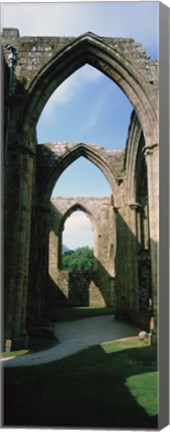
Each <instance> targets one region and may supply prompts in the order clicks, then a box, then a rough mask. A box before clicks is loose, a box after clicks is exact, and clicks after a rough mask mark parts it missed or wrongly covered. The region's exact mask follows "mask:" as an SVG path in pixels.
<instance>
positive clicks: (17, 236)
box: [4, 147, 34, 349]
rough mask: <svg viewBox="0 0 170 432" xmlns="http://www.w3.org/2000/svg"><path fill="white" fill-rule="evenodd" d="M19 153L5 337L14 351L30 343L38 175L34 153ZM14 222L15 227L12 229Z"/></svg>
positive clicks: (9, 227)
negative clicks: (29, 308) (29, 293)
mask: <svg viewBox="0 0 170 432" xmlns="http://www.w3.org/2000/svg"><path fill="white" fill-rule="evenodd" d="M16 151H17V156H16V166H15V170H16V176H17V184H16V189H15V198H14V201H13V202H14V203H15V208H14V209H13V210H14V212H13V215H10V218H9V219H8V226H7V227H6V229H7V230H12V232H13V241H14V242H15V244H14V247H13V250H12V251H9V253H11V267H10V268H9V273H10V274H9V279H8V287H7V288H8V305H7V309H6V315H7V316H6V323H5V329H4V333H5V338H8V339H11V340H12V348H14V349H17V348H20V347H23V346H24V345H26V344H27V335H26V330H25V323H26V305H27V284H28V269H29V252H30V224H31V210H32V184H33V172H34V171H33V170H34V153H33V152H32V151H29V150H28V149H24V148H21V147H20V150H16ZM13 169H14V167H13ZM7 175H8V172H7ZM10 220H11V226H9V224H10Z"/></svg>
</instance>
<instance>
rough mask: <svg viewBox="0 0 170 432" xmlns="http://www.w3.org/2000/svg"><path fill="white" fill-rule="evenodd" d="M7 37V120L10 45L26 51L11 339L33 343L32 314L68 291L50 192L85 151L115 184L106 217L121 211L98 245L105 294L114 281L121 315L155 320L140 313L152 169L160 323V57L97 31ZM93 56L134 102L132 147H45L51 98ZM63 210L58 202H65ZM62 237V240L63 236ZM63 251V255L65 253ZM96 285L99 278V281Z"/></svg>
mask: <svg viewBox="0 0 170 432" xmlns="http://www.w3.org/2000/svg"><path fill="white" fill-rule="evenodd" d="M1 40H2V49H3V55H4V59H5V60H4V61H5V67H4V76H5V78H4V79H5V89H6V90H5V103H6V111H5V117H6V118H7V113H8V114H9V111H8V109H9V106H8V102H9V98H8V96H9V79H8V78H9V66H8V61H9V59H8V54H9V51H8V49H7V47H6V46H7V44H8V43H9V44H11V45H12V46H13V47H14V48H15V49H16V54H17V61H16V63H15V65H14V68H13V72H14V73H13V79H12V93H11V96H10V97H11V99H10V116H9V125H8V128H7V125H6V124H5V125H4V126H5V141H7V144H8V145H7V163H6V166H5V182H4V183H5V184H4V195H5V196H4V232H5V252H4V258H5V259H4V262H5V295H4V303H5V326H4V338H5V339H11V340H12V343H13V347H16V348H18V347H20V346H24V343H26V341H27V335H26V317H27V318H28V319H32V318H33V319H35V320H37V319H40V318H42V317H45V316H47V314H48V310H47V309H48V307H47V306H48V305H47V298H48V297H49V293H50V295H51V293H53V294H52V297H53V298H54V295H55V298H58V301H59V299H60V300H61V297H63V294H62V292H61V291H60V290H59V289H57V287H56V284H55V282H54V280H53V279H52V278H51V276H50V274H49V267H50V266H52V262H51V263H50V256H49V255H50V254H49V235H50V232H51V231H54V238H53V240H55V239H56V238H57V236H58V231H55V230H57V229H58V228H55V229H54V227H52V225H51V224H52V219H53V215H54V207H53V209H52V207H51V203H50V197H51V192H52V190H53V187H54V184H55V183H56V181H57V180H58V178H59V176H60V175H61V174H62V172H63V171H64V170H65V169H66V168H67V167H68V166H69V164H70V163H72V162H74V160H76V159H77V158H78V157H80V156H84V157H86V158H87V159H88V160H90V161H91V162H92V163H94V164H95V165H96V166H97V167H98V168H99V169H101V171H102V172H103V174H104V175H105V176H106V178H107V180H108V181H109V184H110V186H111V190H112V198H111V203H112V204H110V205H108V207H107V209H108V213H107V217H106V220H107V221H111V220H112V218H113V215H114V222H113V220H112V222H113V224H112V225H109V224H110V222H109V224H108V226H109V227H110V234H108V232H109V230H107V227H106V223H105V224H103V226H105V234H106V235H105V236H104V234H103V231H102V232H101V233H100V232H99V237H98V244H97V247H96V253H97V254H98V255H97V259H98V261H99V262H100V263H101V268H100V266H99V268H98V272H97V273H96V276H95V277H98V278H99V279H100V282H101V279H102V277H103V276H102V272H103V269H104V271H105V276H106V279H104V285H103V286H102V287H101V285H100V293H101V294H102V297H103V298H107V299H108V298H109V294H108V292H110V291H109V290H110V288H109V284H110V285H111V287H113V285H114V289H113V292H114V295H115V300H114V301H115V304H116V309H117V313H118V315H119V316H123V315H126V316H129V317H130V318H131V319H132V320H133V319H134V320H135V322H138V323H141V322H142V323H146V324H148V315H147V311H146V310H145V312H143V311H140V304H142V298H143V294H142V292H143V291H142V290H143V285H144V284H145V282H144V283H143V281H142V278H141V277H140V274H141V273H142V274H143V273H144V271H143V270H141V269H142V268H143V267H142V266H143V265H145V264H144V263H145V260H143V261H142V256H143V255H142V254H143V252H144V254H145V252H146V251H140V256H139V249H140V248H139V246H140V241H139V237H138V233H139V231H140V230H141V226H142V224H144V221H142V219H140V218H139V214H140V212H139V208H140V206H142V208H143V210H144V207H145V206H143V202H142V200H139V201H140V202H138V198H141V195H140V194H138V185H139V184H140V180H141V177H142V176H143V174H142V173H144V176H145V177H146V178H147V200H148V224H149V249H148V252H147V254H148V255H147V259H148V260H150V263H151V267H150V268H151V275H150V276H151V295H152V301H153V310H154V315H155V322H156V316H157V268H158V241H159V223H158V219H159V211H158V207H159V172H158V171H159V147H158V144H159V128H158V115H157V111H158V107H159V104H158V84H159V78H158V62H153V61H150V60H149V58H148V56H147V55H146V51H145V49H144V48H143V47H142V46H141V45H140V44H138V43H136V42H135V41H134V40H132V39H122V38H107V37H104V38H103V37H99V36H97V35H94V34H92V33H90V32H88V33H85V34H84V35H81V36H80V37H78V38H68V37H50V38H46V37H40V38H39V37H38V38H36V37H28V38H27V37H20V35H19V31H18V30H17V29H4V30H3V34H2V38H1ZM86 63H87V64H89V65H91V66H93V67H96V68H97V69H98V70H100V71H101V72H102V73H104V74H106V75H107V76H108V77H109V78H110V79H111V80H113V81H114V82H115V83H117V84H118V85H119V86H120V88H121V89H122V91H123V92H124V93H125V94H126V95H127V97H128V98H129V100H130V102H131V103H132V105H133V107H134V111H133V113H132V117H131V121H130V125H129V131H128V136H127V145H126V149H125V152H114V151H113V150H111V151H107V150H104V149H102V148H99V147H98V146H95V145H91V146H87V145H86V144H84V143H63V144H62V143H57V144H56V143H55V144H53V143H47V144H46V145H42V146H37V145H36V144H37V141H36V124H37V121H38V118H39V116H40V114H41V112H42V109H43V107H44V105H45V103H46V102H47V100H48V99H49V97H50V96H51V94H52V93H53V91H54V90H55V89H56V88H57V87H58V86H59V85H60V84H61V83H62V82H63V81H64V80H65V79H66V78H68V77H69V76H70V75H71V74H72V73H74V72H75V71H76V70H78V69H79V68H80V67H81V66H83V65H85V64H86ZM143 158H144V159H145V161H146V169H145V170H144V171H143V170H142V169H141V166H142V163H143V162H142V160H143ZM113 208H114V210H113ZM55 212H58V210H57V209H55ZM141 214H142V211H141ZM143 214H144V212H143ZM59 216H61V215H59V212H58V217H59ZM105 222H106V221H105ZM94 223H95V222H94ZM114 227H116V229H115V228H114ZM97 230H98V228H97V229H96V232H98V231H97ZM115 232H116V234H115ZM101 234H102V236H103V238H102V236H101V237H100V235H101ZM108 238H109V242H108ZM58 239H59V241H58V245H59V246H60V237H58ZM115 245H116V246H115ZM59 246H58V247H59ZM97 249H98V250H97ZM109 254H110V258H109ZM56 255H57V254H56ZM55 258H56V259H55V260H54V263H56V261H57V256H56V257H55ZM139 259H140V264H139ZM49 263H50V264H49ZM141 263H142V264H141ZM58 264H59V262H58ZM58 264H57V265H58ZM147 268H148V269H149V266H148V263H147ZM99 270H100V271H99ZM100 272H101V273H100ZM149 272H150V270H149ZM97 275H98V276H97ZM108 275H109V278H110V280H109V284H108ZM148 277H149V276H147V278H148ZM147 280H148V279H147ZM95 285H96V286H99V285H98V282H96V279H95ZM103 287H104V288H103ZM148 294H149V293H148ZM114 295H113V297H114ZM145 295H146V293H145ZM111 297H112V296H111ZM107 301H108V300H107ZM109 301H110V300H109ZM145 303H146V301H145ZM142 308H143V306H142ZM145 308H146V305H145ZM143 314H144V315H143ZM142 325H143V324H142ZM24 341H25V342H24Z"/></svg>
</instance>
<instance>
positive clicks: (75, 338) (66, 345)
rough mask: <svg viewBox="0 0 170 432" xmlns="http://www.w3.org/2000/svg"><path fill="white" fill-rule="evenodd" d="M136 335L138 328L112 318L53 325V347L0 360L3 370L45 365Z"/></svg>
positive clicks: (104, 317) (110, 316) (87, 319)
mask: <svg viewBox="0 0 170 432" xmlns="http://www.w3.org/2000/svg"><path fill="white" fill-rule="evenodd" d="M138 332H139V329H137V327H135V326H133V325H130V324H127V323H124V322H120V321H117V320H115V318H114V316H113V315H108V316H100V317H95V318H84V319H81V320H78V321H68V322H64V323H56V324H54V336H55V337H56V338H57V339H58V341H59V343H58V344H57V345H56V346H54V347H52V348H50V349H47V350H45V351H41V352H38V353H34V354H27V355H23V356H20V357H12V358H6V359H5V358H4V359H2V361H3V365H4V366H5V367H18V366H35V365H40V364H46V363H50V362H53V361H56V360H59V359H62V358H65V357H67V356H70V355H72V354H75V353H77V352H79V351H81V350H83V349H86V348H88V347H90V346H94V345H98V344H100V343H102V342H107V341H111V340H116V339H122V338H126V337H128V336H135V335H137V334H138Z"/></svg>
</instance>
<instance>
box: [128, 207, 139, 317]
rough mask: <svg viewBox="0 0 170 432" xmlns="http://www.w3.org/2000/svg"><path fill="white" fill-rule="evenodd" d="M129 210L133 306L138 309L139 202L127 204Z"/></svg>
mask: <svg viewBox="0 0 170 432" xmlns="http://www.w3.org/2000/svg"><path fill="white" fill-rule="evenodd" d="M129 207H130V209H131V210H132V211H131V223H130V228H131V232H132V234H133V235H132V240H131V256H132V268H133V276H132V281H133V292H132V295H133V296H132V298H133V305H132V306H133V308H134V309H135V311H138V310H139V280H138V261H137V254H138V249H139V244H140V242H141V233H140V226H139V225H140V221H139V210H140V204H138V203H133V204H129Z"/></svg>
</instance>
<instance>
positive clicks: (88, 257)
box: [62, 211, 94, 272]
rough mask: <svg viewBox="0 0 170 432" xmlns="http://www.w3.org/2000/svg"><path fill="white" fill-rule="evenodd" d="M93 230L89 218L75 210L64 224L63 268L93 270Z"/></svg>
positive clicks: (76, 270)
mask: <svg viewBox="0 0 170 432" xmlns="http://www.w3.org/2000/svg"><path fill="white" fill-rule="evenodd" d="M93 250H94V247H93V232H92V226H91V223H90V221H89V218H88V217H87V216H86V215H85V213H84V212H82V211H75V212H74V213H72V215H71V216H70V217H68V218H67V220H66V222H65V224H64V231H63V238H62V268H63V269H67V270H70V271H75V272H79V271H88V272H90V271H93V267H94V255H93Z"/></svg>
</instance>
